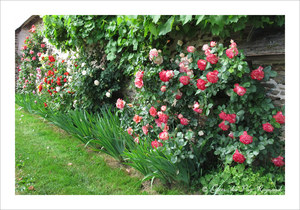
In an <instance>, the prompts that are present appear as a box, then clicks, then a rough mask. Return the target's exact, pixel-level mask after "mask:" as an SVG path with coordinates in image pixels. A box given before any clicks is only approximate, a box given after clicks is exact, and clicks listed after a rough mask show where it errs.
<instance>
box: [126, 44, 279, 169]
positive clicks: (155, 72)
mask: <svg viewBox="0 0 300 210" xmlns="http://www.w3.org/2000/svg"><path fill="white" fill-rule="evenodd" d="M202 49H203V51H204V54H203V52H198V51H197V50H194V48H189V51H187V49H182V50H181V51H180V53H179V55H178V56H175V57H174V58H173V61H174V62H172V63H170V64H167V63H166V62H164V63H163V64H161V65H160V66H156V67H154V66H151V67H149V68H148V67H147V68H145V67H144V68H143V67H141V69H142V70H141V71H143V72H144V73H143V81H144V86H143V89H142V90H139V89H136V90H137V91H138V92H137V95H136V98H137V100H135V101H133V106H132V107H129V106H125V107H124V110H121V112H122V115H121V121H122V123H123V127H124V129H127V128H128V127H132V128H133V130H134V133H136V134H138V135H139V137H140V140H141V139H143V138H147V139H151V141H150V142H149V141H148V143H147V141H146V140H143V142H144V143H146V144H149V145H150V144H151V146H152V148H155V150H157V151H161V152H162V153H163V154H168V155H170V158H171V159H170V161H171V162H172V163H174V164H176V166H178V167H189V168H193V167H194V168H197V167H198V166H197V164H198V163H199V160H198V159H197V160H196V159H194V157H197V158H199V159H201V163H202V164H203V163H204V162H205V161H206V160H207V155H206V154H207V153H208V152H213V153H214V154H215V155H216V156H217V157H219V160H221V161H223V162H224V163H231V162H232V161H234V162H237V163H244V162H246V163H247V164H251V163H252V162H253V161H254V160H257V161H264V160H266V159H268V158H269V157H274V155H276V154H277V155H281V154H282V147H281V146H280V145H282V142H281V141H279V140H278V135H279V133H280V130H279V129H278V128H279V127H280V123H282V122H284V120H283V117H282V116H283V115H282V116H281V114H280V113H279V112H278V114H276V113H277V111H278V110H276V109H275V107H274V105H273V104H272V103H271V100H270V99H268V98H266V96H265V94H264V89H263V88H262V86H261V84H260V83H259V81H257V78H259V79H260V78H261V73H259V72H258V73H259V74H258V73H254V74H255V75H256V76H255V77H256V79H255V80H254V79H253V78H252V77H253V75H252V76H251V75H249V73H250V69H249V67H248V65H247V63H246V62H245V61H243V58H244V56H243V53H242V52H239V51H238V49H237V45H236V43H235V42H233V41H232V42H231V44H230V47H229V51H227V52H228V53H227V54H226V53H225V52H226V48H224V47H223V45H221V44H217V43H215V42H211V43H210V44H209V45H204V46H203V48H202ZM185 53H187V55H186V54H185ZM230 53H232V54H230ZM162 54H163V52H162ZM151 65H153V64H151ZM150 69H151V70H150ZM162 69H172V70H162ZM259 69H260V68H259ZM270 76H275V74H274V72H272V71H271V69H270V67H265V68H264V77H263V79H264V80H266V79H267V78H270ZM233 85H234V87H233ZM246 88H247V89H246ZM246 93H247V94H246ZM219 96H221V97H219ZM241 96H243V97H241ZM157 109H159V110H161V111H158V110H157ZM274 114H276V115H275V116H274V118H273V117H272V116H273V115H274ZM136 115H138V116H141V117H142V118H143V120H142V121H140V122H139V123H132V120H130V118H129V117H133V116H136ZM220 119H221V120H222V121H220ZM266 121H269V122H270V123H269V124H270V125H269V124H266V125H264V126H263V129H262V127H261V126H262V124H263V122H266ZM151 126H152V128H151V130H148V128H149V127H151ZM271 126H272V127H273V130H272V129H271V128H272V127H271ZM219 128H220V129H219ZM271 130H272V132H271ZM266 131H267V132H266ZM237 138H239V141H238V140H237ZM154 139H155V140H154ZM156 139H158V140H156ZM133 140H134V138H133ZM140 142H142V141H140ZM162 142H163V144H162ZM205 142H209V143H205ZM212 148H213V149H212ZM233 153H234V154H233ZM232 154H233V156H232ZM185 160H188V161H189V164H190V165H189V166H185V165H184V161H185ZM269 160H270V158H269ZM269 164H271V161H269ZM187 170H190V169H187Z"/></svg>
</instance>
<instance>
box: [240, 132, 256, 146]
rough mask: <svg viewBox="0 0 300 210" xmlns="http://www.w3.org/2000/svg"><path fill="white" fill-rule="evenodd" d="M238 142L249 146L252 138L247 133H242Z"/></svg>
mask: <svg viewBox="0 0 300 210" xmlns="http://www.w3.org/2000/svg"><path fill="white" fill-rule="evenodd" d="M240 142H242V143H243V144H251V143H252V142H253V137H252V136H250V135H248V133H247V131H244V133H243V135H241V136H240Z"/></svg>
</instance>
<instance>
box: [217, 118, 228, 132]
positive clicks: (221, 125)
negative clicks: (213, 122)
mask: <svg viewBox="0 0 300 210" xmlns="http://www.w3.org/2000/svg"><path fill="white" fill-rule="evenodd" d="M219 127H220V128H221V129H222V130H223V131H227V130H228V129H229V125H225V120H223V121H222V122H221V123H220V124H219Z"/></svg>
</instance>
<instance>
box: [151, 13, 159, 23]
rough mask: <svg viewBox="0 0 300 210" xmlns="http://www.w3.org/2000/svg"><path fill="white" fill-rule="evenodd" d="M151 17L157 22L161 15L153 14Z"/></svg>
mask: <svg viewBox="0 0 300 210" xmlns="http://www.w3.org/2000/svg"><path fill="white" fill-rule="evenodd" d="M151 17H152V22H153V23H155V24H156V23H157V22H158V20H159V18H160V15H151Z"/></svg>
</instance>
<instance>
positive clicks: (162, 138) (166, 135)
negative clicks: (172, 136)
mask: <svg viewBox="0 0 300 210" xmlns="http://www.w3.org/2000/svg"><path fill="white" fill-rule="evenodd" d="M159 138H160V139H161V140H163V141H165V140H168V139H169V134H168V132H166V131H163V132H161V133H160V134H159Z"/></svg>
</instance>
